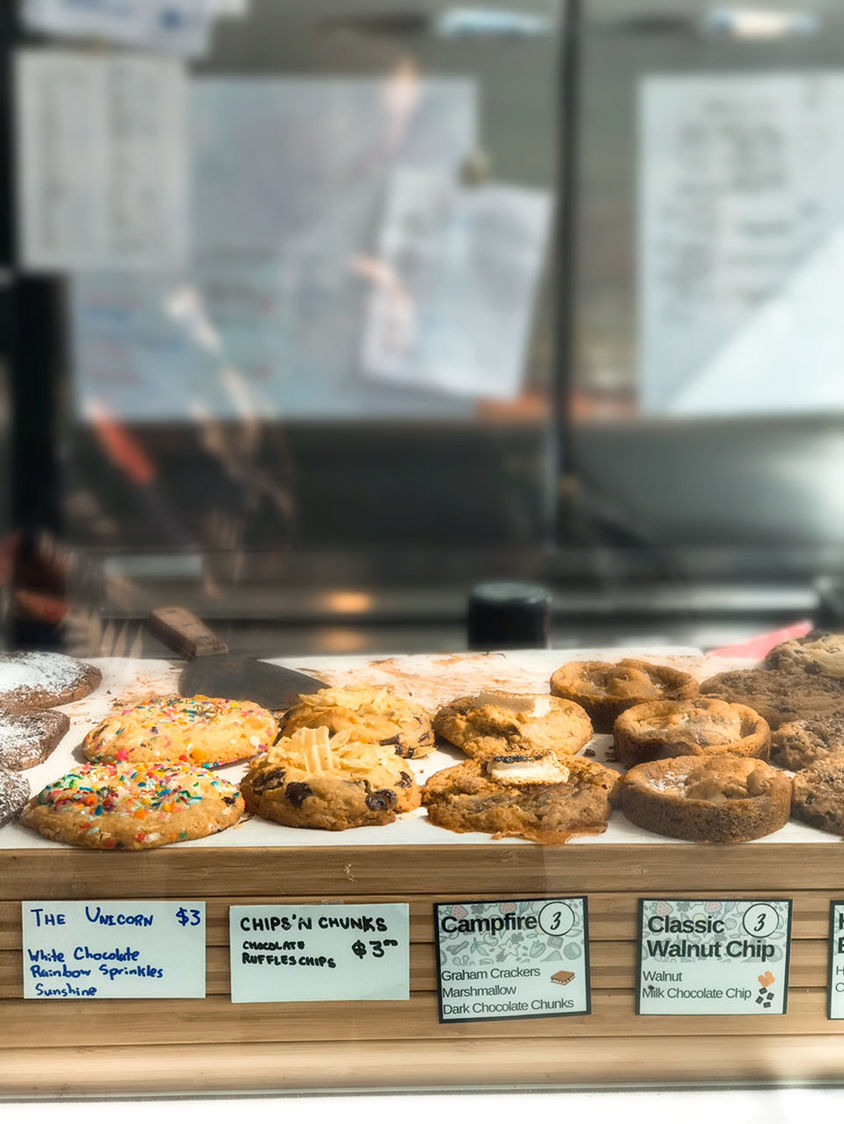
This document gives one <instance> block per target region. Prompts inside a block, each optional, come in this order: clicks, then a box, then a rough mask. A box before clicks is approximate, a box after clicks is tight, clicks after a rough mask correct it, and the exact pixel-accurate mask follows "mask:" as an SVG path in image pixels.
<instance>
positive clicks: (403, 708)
mask: <svg viewBox="0 0 844 1124" xmlns="http://www.w3.org/2000/svg"><path fill="white" fill-rule="evenodd" d="M299 700H300V701H299V702H298V703H297V704H296V705H295V706H293V707H291V709H290V710H288V711H287V713H286V714H285V715H284V718H283V721H282V724H281V733H282V736H283V737H289V736H290V735H291V734H293V733H294V732H295V731H296V730H304V729H309V730H316V729H318V728H319V727H320V726H324V727H325V728H326V729H327V730H329V731H330V733H332V734H342V733H345V734H348V735H349V736H350V737H351V738H353V739H354V740H355V741H360V742H367V743H368V744H370V745H381V746H387V747H389V748H391V749H392V750H393V751H394V752H395V753H397V754H398V756H399V757H407V758H411V757H422V756H423V755H424V754H426V753H430V752H431V750H432V749H433V748H434V731H433V729H432V728H431V719H430V716H429V714H428V712H427V711H426V710H425V709H424V708H423V707H421V706H418V705H417V704H416V703H414V702H413V701H412V700H411V699H407V698H403V697H402V696H401V695H395V694H393V692H392V691H391V690H389V688H387V687H374V686H371V685H361V686H356V687H326V688H325V689H324V690H322V691H317V692H316V693H315V694H313V695H300V696H299Z"/></svg>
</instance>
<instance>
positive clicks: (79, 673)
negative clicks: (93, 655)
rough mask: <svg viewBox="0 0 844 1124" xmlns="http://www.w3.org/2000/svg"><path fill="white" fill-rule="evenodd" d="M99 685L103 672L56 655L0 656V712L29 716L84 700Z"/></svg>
mask: <svg viewBox="0 0 844 1124" xmlns="http://www.w3.org/2000/svg"><path fill="white" fill-rule="evenodd" d="M101 681H102V672H101V671H100V669H99V668H98V667H94V666H93V664H89V663H83V662H82V660H77V659H74V657H73V656H65V655H62V654H61V653H59V652H5V653H3V654H2V655H0V710H5V711H6V712H7V713H9V714H29V713H31V712H32V711H33V710H48V709H49V708H50V707H51V706H62V705H63V704H64V703H69V702H75V701H76V699H84V698H85V696H86V695H89V694H90V693H91V691H93V690H94V688H95V687H98V686H99V685H100V683H101Z"/></svg>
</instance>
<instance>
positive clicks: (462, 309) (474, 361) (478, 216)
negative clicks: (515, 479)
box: [361, 168, 551, 399]
mask: <svg viewBox="0 0 844 1124" xmlns="http://www.w3.org/2000/svg"><path fill="white" fill-rule="evenodd" d="M550 220H551V196H550V194H549V193H548V192H543V191H532V190H528V189H526V188H518V187H511V186H509V185H505V184H484V185H480V186H475V187H462V186H460V185H459V184H458V183H457V182H456V181H455V179H454V177H450V176H445V175H442V174H436V173H432V172H429V171H424V170H419V169H408V168H402V169H398V170H396V172H395V173H394V174H393V176H392V177H391V180H390V185H389V194H388V197H387V204H386V210H385V215H384V219H383V221H382V226H381V234H380V238H379V245H378V255H377V259H376V262H375V263H374V265H373V270H372V276H371V279H370V288H371V294H370V298H369V305H368V311H367V318H366V327H365V334H364V341H363V351H362V357H361V369H362V372H363V373H364V374H365V375H368V376H370V377H372V378H377V379H379V380H384V381H386V382H389V383H392V384H394V385H399V386H410V387H426V388H429V389H437V390H440V391H443V392H445V393H448V394H454V395H471V396H474V397H484V398H498V399H510V398H514V397H516V396H517V395H518V393H519V391H520V390H521V387H522V383H523V380H524V374H525V370H524V368H525V359H526V355H527V345H528V333H529V329H530V323H531V318H532V314H533V307H534V300H535V296H536V291H537V287H538V283H539V277H540V273H541V268H542V263H543V259H544V255H545V250H546V246H547V243H548V236H549V229H550Z"/></svg>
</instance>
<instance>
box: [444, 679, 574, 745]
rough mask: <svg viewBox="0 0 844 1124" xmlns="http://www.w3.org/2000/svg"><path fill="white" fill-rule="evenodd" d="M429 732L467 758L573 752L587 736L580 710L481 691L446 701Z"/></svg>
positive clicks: (555, 701) (543, 698) (566, 703)
mask: <svg viewBox="0 0 844 1124" xmlns="http://www.w3.org/2000/svg"><path fill="white" fill-rule="evenodd" d="M434 732H435V733H436V734H438V735H439V737H441V738H445V739H446V741H449V742H451V743H452V745H456V746H457V747H458V748H459V749H462V750H463V752H464V753H466V754H468V756H469V757H479V758H480V757H494V756H495V755H497V754H501V753H504V752H509V751H512V752H517V753H522V754H528V755H530V756H534V757H544V756H545V755H546V754H548V753H556V754H560V755H563V756H565V755H567V754H572V753H577V751H578V750H579V749H582V748H583V746H584V745H586V743H587V742H588V741H589V739H590V738H591V737H592V723H591V722H590V721H589V716H588V715H587V713H586V711H585V710H583V708H582V707H580V706H578V705H577V703H573V702H571V701H570V700H569V699H559V698H556V697H555V696H553V695H517V694H512V693H508V692H503V691H484V692H482V693H481V694H479V695H472V696H464V697H463V698H459V699H454V700H453V702H450V703H448V704H447V705H446V706H444V707H443V708H442V709H441V710H439V711H438V712H437V714H436V715H435V716H434Z"/></svg>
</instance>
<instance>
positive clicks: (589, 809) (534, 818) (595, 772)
mask: <svg viewBox="0 0 844 1124" xmlns="http://www.w3.org/2000/svg"><path fill="white" fill-rule="evenodd" d="M618 780H619V778H618V774H617V773H615V772H613V771H612V769H608V768H606V766H604V765H600V764H598V763H597V762H596V761H589V760H586V759H585V758H583V757H570V758H566V759H565V761H563V760H561V759H560V758H558V757H555V756H550V755H549V756H548V757H546V758H542V759H537V758H521V759H518V756H517V755H512V756H510V757H506V756H504V757H501V758H489V759H486V760H474V761H466V762H463V763H462V764H460V765H453V766H451V768H449V769H442V770H441V771H440V772H438V773H434V774H433V775H432V776H431V777H429V778H428V781H427V783H426V785H425V787H424V789H423V791H422V803H423V804H424V806H425V808H426V809H427V812H428V817H429V818H430V819H431V820H432V821H433V822H434V823H435V824H437V825H438V826H439V827H445V828H448V830H449V831H459V832H465V831H483V832H488V833H490V834H491V835H493V836H495V837H496V838H498V837H500V836H506V835H513V836H517V837H521V838H523V839H532V840H534V841H535V842H537V843H565V842H566V840H567V839H569V838H570V837H571V836H572V835H582V834H599V833H600V832H603V831H605V830H606V826H607V820H608V819H609V815H610V810H611V804H612V800H613V795H614V793H615V790H616V787H617V785H618Z"/></svg>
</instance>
